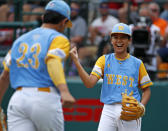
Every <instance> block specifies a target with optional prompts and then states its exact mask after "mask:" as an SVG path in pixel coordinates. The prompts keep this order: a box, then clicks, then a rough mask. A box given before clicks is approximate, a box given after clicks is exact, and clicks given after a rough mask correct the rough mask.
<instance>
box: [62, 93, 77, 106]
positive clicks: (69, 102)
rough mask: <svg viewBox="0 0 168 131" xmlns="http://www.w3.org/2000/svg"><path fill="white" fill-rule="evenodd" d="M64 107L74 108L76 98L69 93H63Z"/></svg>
mask: <svg viewBox="0 0 168 131" xmlns="http://www.w3.org/2000/svg"><path fill="white" fill-rule="evenodd" d="M61 99H62V106H63V107H66V108H72V106H73V105H74V104H75V101H76V100H75V98H74V97H73V96H72V95H71V94H70V93H69V92H62V93H61Z"/></svg>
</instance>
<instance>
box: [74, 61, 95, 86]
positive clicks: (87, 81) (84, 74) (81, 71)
mask: <svg viewBox="0 0 168 131" xmlns="http://www.w3.org/2000/svg"><path fill="white" fill-rule="evenodd" d="M74 63H75V65H76V68H77V70H78V73H79V76H80V78H81V79H82V81H83V83H84V85H85V86H86V87H87V88H92V87H93V86H94V83H92V81H91V79H90V76H89V74H88V73H87V72H86V71H85V70H84V69H83V67H82V65H81V64H80V62H79V61H78V60H76V61H74Z"/></svg>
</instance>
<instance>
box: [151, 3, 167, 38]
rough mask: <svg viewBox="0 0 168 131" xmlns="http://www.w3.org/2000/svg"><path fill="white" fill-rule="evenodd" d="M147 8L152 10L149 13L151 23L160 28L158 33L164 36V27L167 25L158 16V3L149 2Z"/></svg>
mask: <svg viewBox="0 0 168 131" xmlns="http://www.w3.org/2000/svg"><path fill="white" fill-rule="evenodd" d="M148 8H149V10H150V11H151V12H152V13H151V18H152V21H153V24H154V25H156V26H158V27H159V28H160V34H161V36H162V37H164V35H165V29H166V27H167V26H168V24H167V21H166V20H164V19H162V18H159V15H160V7H159V5H158V4H157V3H155V2H151V3H150V4H149V5H148Z"/></svg>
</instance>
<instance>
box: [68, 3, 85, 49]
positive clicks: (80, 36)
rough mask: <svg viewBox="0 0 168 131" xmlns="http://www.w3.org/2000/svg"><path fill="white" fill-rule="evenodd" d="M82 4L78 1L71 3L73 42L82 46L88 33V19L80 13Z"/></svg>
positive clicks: (71, 38)
mask: <svg viewBox="0 0 168 131" xmlns="http://www.w3.org/2000/svg"><path fill="white" fill-rule="evenodd" d="M79 12H80V5H79V3H77V2H72V3H71V20H72V23H73V27H72V28H71V30H70V40H71V44H73V45H75V46H77V47H80V46H82V45H83V44H84V39H85V38H86V33H87V24H86V21H85V20H84V19H83V18H82V17H81V16H80V15H79Z"/></svg>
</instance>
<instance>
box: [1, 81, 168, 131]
mask: <svg viewBox="0 0 168 131" xmlns="http://www.w3.org/2000/svg"><path fill="white" fill-rule="evenodd" d="M68 86H69V88H70V91H71V93H72V94H73V96H75V98H76V99H77V102H76V104H75V106H74V108H72V109H67V108H64V116H65V131H86V130H87V131H97V126H98V122H99V118H100V115H101V111H102V107H103V104H102V103H100V101H99V96H100V90H101V82H99V83H98V84H97V85H96V86H95V87H94V88H91V89H87V88H86V87H85V86H84V85H83V83H82V82H81V80H79V79H75V80H68ZM151 91H152V95H151V99H150V101H149V103H148V105H147V107H146V113H145V116H144V117H143V120H142V131H168V126H167V117H168V95H167V94H168V82H154V85H153V86H152V87H151ZM13 92H14V90H13V89H11V88H10V87H9V89H8V91H7V93H6V94H5V96H4V98H3V102H2V107H3V108H4V110H5V112H6V109H7V105H8V101H9V99H10V97H11V95H12V93H13Z"/></svg>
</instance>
